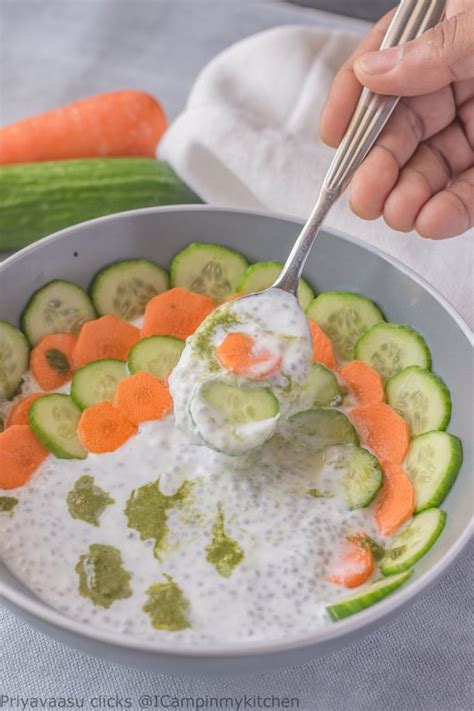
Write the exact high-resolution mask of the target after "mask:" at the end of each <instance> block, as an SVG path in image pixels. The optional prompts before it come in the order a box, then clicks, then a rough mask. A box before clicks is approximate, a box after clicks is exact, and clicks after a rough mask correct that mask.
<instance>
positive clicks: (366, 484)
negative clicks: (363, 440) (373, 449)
mask: <svg viewBox="0 0 474 711" xmlns="http://www.w3.org/2000/svg"><path fill="white" fill-rule="evenodd" d="M324 455H325V465H329V467H330V471H331V474H332V479H333V481H332V482H331V481H328V482H327V484H326V483H324V486H323V490H324V491H328V490H329V491H330V492H331V493H334V494H339V495H340V496H342V497H343V498H344V499H345V500H346V501H347V503H348V504H349V508H350V509H351V510H352V509H361V508H365V507H366V506H368V505H369V504H370V503H371V502H372V501H373V500H374V498H375V496H376V495H377V493H378V491H379V490H380V487H381V486H382V480H383V474H382V469H381V467H380V464H379V463H378V461H377V459H376V458H375V457H374V455H373V454H371V453H370V452H368V451H367V450H366V449H363V448H362V447H358V446H357V445H356V444H340V445H336V446H333V447H328V448H327V449H326V450H325V452H324ZM334 472H335V474H336V475H335V476H334ZM318 483H319V482H318Z"/></svg>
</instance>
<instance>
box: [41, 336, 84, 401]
mask: <svg viewBox="0 0 474 711" xmlns="http://www.w3.org/2000/svg"><path fill="white" fill-rule="evenodd" d="M76 343H77V336H74V335H73V334H72V333H53V334H51V335H50V336H45V337H44V338H43V339H42V340H41V341H40V342H39V343H38V345H36V346H35V347H34V348H33V350H32V351H31V355H30V368H31V372H32V373H33V375H34V377H35V380H36V382H37V383H38V385H39V386H40V388H43V390H45V391H48V390H56V388H60V387H61V385H64V383H67V382H69V380H71V378H72V376H73V373H74V365H73V352H74V347H75V345H76Z"/></svg>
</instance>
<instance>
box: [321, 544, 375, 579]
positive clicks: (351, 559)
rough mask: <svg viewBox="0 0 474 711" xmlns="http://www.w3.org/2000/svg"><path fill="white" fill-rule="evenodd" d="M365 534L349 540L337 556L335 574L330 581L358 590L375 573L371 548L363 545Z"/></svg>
mask: <svg viewBox="0 0 474 711" xmlns="http://www.w3.org/2000/svg"><path fill="white" fill-rule="evenodd" d="M364 538H365V537H364V534H363V533H359V534H356V535H355V536H351V537H350V538H348V539H347V541H346V543H345V545H344V548H343V549H342V551H341V552H340V554H339V555H338V556H337V558H336V560H335V563H334V567H335V569H336V572H334V573H333V574H332V575H331V577H330V578H329V581H330V582H331V583H335V584H336V585H344V587H346V588H356V587H357V586H358V585H362V583H365V582H366V580H368V579H369V578H370V576H371V575H372V573H373V572H374V557H373V555H372V551H371V550H370V548H369V546H367V545H363V544H362V541H363V540H364Z"/></svg>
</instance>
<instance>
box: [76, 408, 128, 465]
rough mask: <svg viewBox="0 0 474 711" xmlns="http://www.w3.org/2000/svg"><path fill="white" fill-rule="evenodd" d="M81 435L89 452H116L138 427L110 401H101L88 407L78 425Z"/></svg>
mask: <svg viewBox="0 0 474 711" xmlns="http://www.w3.org/2000/svg"><path fill="white" fill-rule="evenodd" d="M77 431H78V433H79V437H80V439H81V442H82V444H83V445H84V447H85V448H86V449H87V450H89V452H94V453H95V454H102V453H104V452H115V450H116V449H118V448H119V447H121V446H122V444H124V443H125V442H126V441H127V440H128V439H129V438H130V437H131V436H132V435H134V434H136V432H137V431H138V427H137V426H136V424H135V423H133V422H130V420H129V419H128V418H127V417H126V416H125V415H124V414H123V412H121V411H120V410H119V409H118V408H116V407H114V406H113V405H112V403H110V402H99V403H98V404H97V405H92V407H87V408H86V409H85V410H84V411H83V413H82V415H81V419H80V420H79V425H78V427H77Z"/></svg>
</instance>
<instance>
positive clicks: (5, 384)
mask: <svg viewBox="0 0 474 711" xmlns="http://www.w3.org/2000/svg"><path fill="white" fill-rule="evenodd" d="M29 357H30V347H29V345H28V341H27V340H26V338H25V337H24V335H23V334H22V332H21V331H19V330H18V328H15V326H13V325H12V324H11V323H8V321H0V400H6V399H8V398H9V397H12V395H14V393H15V391H16V390H17V388H18V385H19V384H20V380H21V376H22V375H23V373H24V372H25V371H26V370H28V360H29Z"/></svg>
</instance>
